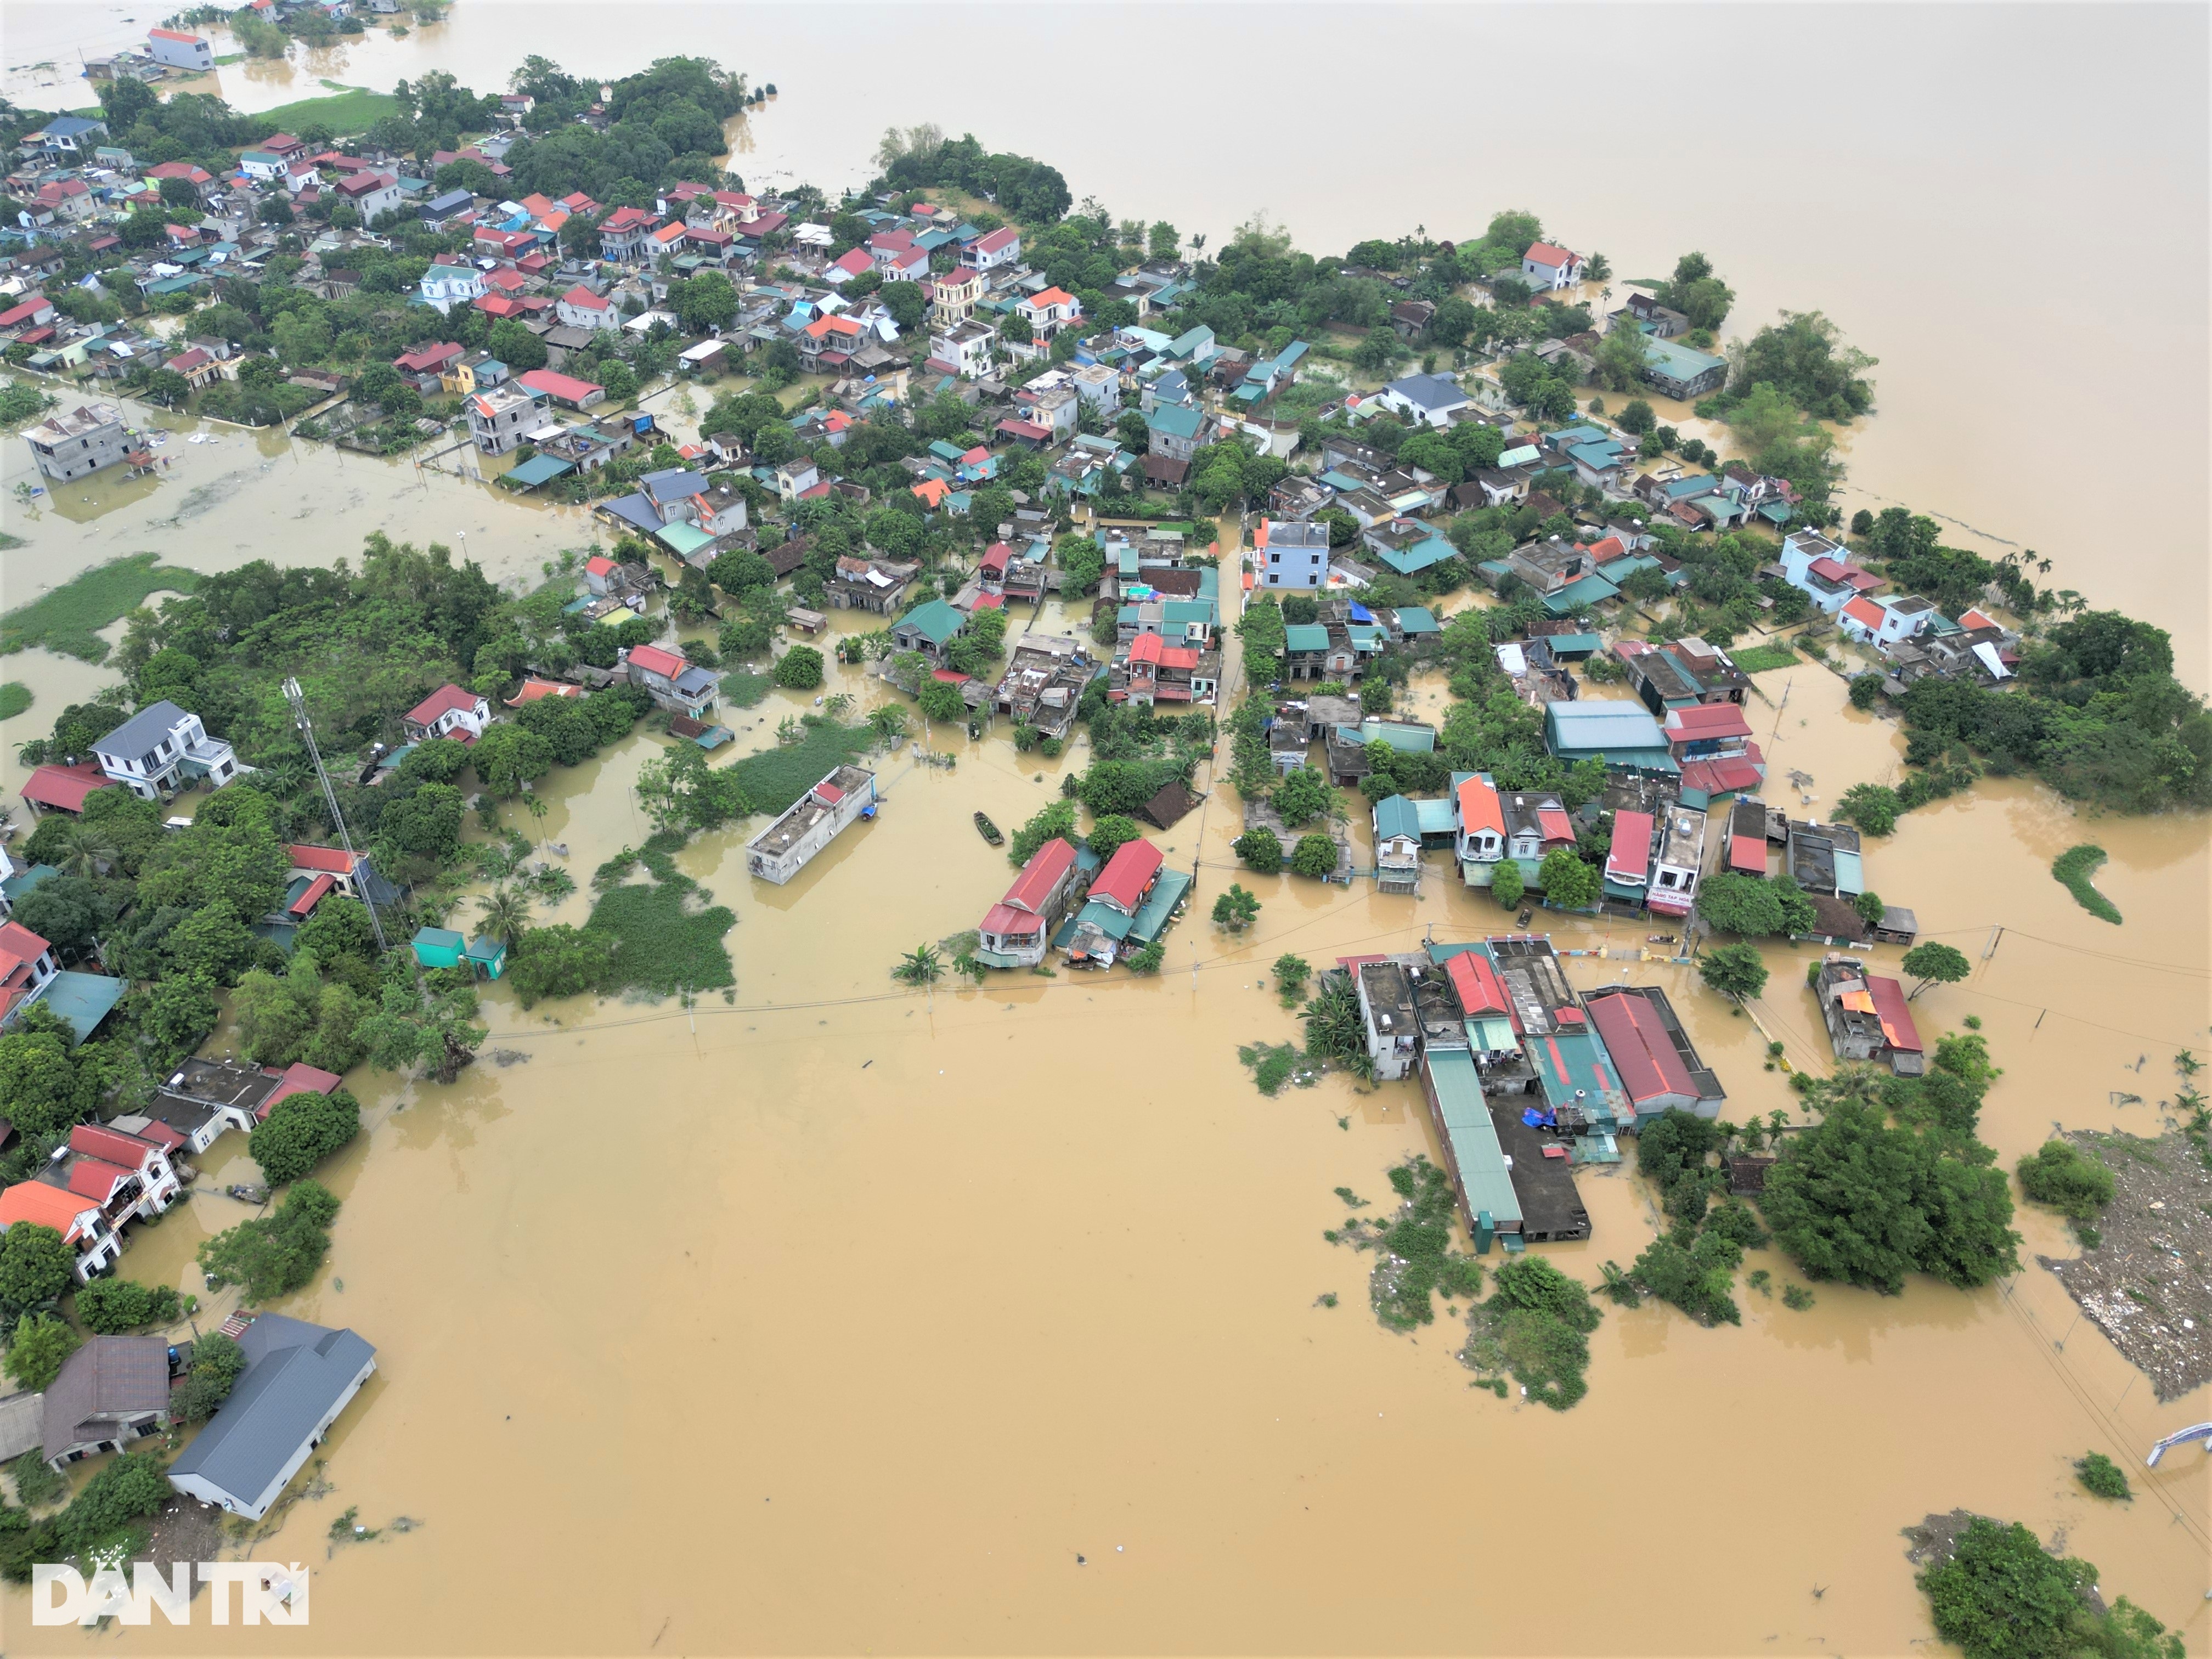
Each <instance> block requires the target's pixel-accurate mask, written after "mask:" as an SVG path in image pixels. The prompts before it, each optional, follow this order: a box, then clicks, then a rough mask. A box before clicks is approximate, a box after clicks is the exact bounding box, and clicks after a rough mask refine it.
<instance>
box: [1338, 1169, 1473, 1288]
mask: <svg viewBox="0 0 2212 1659" xmlns="http://www.w3.org/2000/svg"><path fill="white" fill-rule="evenodd" d="M1390 1185H1391V1188H1393V1189H1394V1190H1395V1192H1396V1193H1397V1194H1398V1196H1399V1197H1400V1198H1401V1200H1404V1201H1403V1202H1402V1203H1401V1204H1400V1205H1399V1206H1398V1207H1397V1209H1396V1210H1395V1211H1394V1212H1391V1213H1390V1214H1389V1216H1388V1217H1386V1218H1380V1219H1376V1220H1373V1221H1370V1220H1368V1219H1367V1218H1365V1217H1363V1216H1353V1217H1352V1218H1351V1219H1350V1220H1348V1221H1346V1223H1345V1225H1343V1227H1342V1228H1340V1229H1338V1230H1334V1231H1330V1232H1328V1233H1327V1234H1325V1235H1323V1236H1324V1237H1327V1238H1328V1242H1329V1243H1332V1244H1349V1245H1350V1246H1351V1247H1352V1249H1355V1250H1372V1251H1374V1252H1375V1253H1376V1255H1377V1256H1378V1257H1379V1258H1380V1260H1378V1261H1376V1264H1375V1266H1374V1267H1373V1268H1372V1269H1371V1270H1370V1272H1369V1273H1368V1276H1367V1295H1368V1300H1369V1301H1370V1303H1372V1304H1374V1308H1375V1316H1376V1318H1377V1319H1379V1320H1381V1321H1382V1322H1383V1324H1384V1325H1385V1326H1387V1327H1389V1328H1390V1329H1391V1330H1394V1331H1410V1330H1416V1329H1418V1328H1420V1327H1421V1326H1423V1325H1430V1324H1434V1323H1435V1322H1436V1317H1437V1310H1436V1305H1435V1299H1434V1298H1435V1294H1436V1292H1437V1291H1443V1294H1444V1297H1445V1299H1446V1300H1447V1301H1449V1300H1450V1299H1451V1298H1453V1297H1474V1296H1477V1295H1480V1293H1481V1291H1482V1264H1481V1263H1480V1261H1476V1260H1475V1259H1474V1256H1472V1255H1468V1253H1467V1252H1466V1251H1464V1250H1455V1249H1452V1248H1451V1224H1452V1188H1451V1178H1450V1177H1449V1176H1447V1175H1445V1174H1444V1172H1443V1170H1439V1169H1438V1168H1437V1166H1436V1165H1435V1164H1431V1163H1430V1162H1429V1160H1428V1159H1427V1158H1424V1157H1421V1156H1419V1155H1418V1154H1417V1155H1416V1156H1415V1157H1414V1158H1412V1159H1410V1160H1409V1161H1408V1162H1407V1163H1404V1164H1399V1165H1398V1166H1397V1167H1396V1168H1395V1169H1394V1170H1391V1171H1390ZM1337 1196H1338V1197H1339V1198H1341V1199H1343V1200H1344V1201H1345V1203H1346V1204H1347V1205H1349V1206H1354V1207H1364V1202H1363V1200H1360V1199H1359V1197H1358V1195H1357V1194H1352V1193H1351V1191H1350V1189H1349V1188H1343V1187H1340V1188H1337Z"/></svg>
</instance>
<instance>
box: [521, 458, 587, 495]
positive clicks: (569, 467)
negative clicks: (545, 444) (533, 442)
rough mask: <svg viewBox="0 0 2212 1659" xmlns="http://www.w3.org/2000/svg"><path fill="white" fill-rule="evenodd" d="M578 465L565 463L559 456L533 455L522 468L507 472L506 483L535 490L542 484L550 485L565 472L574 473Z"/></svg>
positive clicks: (571, 462)
mask: <svg viewBox="0 0 2212 1659" xmlns="http://www.w3.org/2000/svg"><path fill="white" fill-rule="evenodd" d="M575 470H576V465H575V463H574V462H573V461H564V460H562V459H561V458H560V457H559V456H558V455H532V457H531V458H530V459H528V460H526V461H525V462H523V463H522V465H520V466H515V467H510V468H509V469H508V470H507V476H506V478H505V480H504V482H506V483H511V484H515V485H519V486H520V488H522V489H537V488H538V485H540V484H542V483H552V482H553V480H554V479H556V478H557V477H560V476H561V475H562V473H563V472H574V471H575Z"/></svg>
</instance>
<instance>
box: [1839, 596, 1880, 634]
mask: <svg viewBox="0 0 2212 1659" xmlns="http://www.w3.org/2000/svg"><path fill="white" fill-rule="evenodd" d="M1844 615H1845V616H1846V617H1850V619H1851V620H1852V621H1853V622H1856V623H1864V624H1865V625H1866V626H1867V627H1869V628H1879V627H1881V623H1882V609H1881V606H1880V605H1876V604H1875V602H1874V601H1873V600H1872V599H1853V600H1852V601H1851V602H1850V604H1849V605H1845V606H1844Z"/></svg>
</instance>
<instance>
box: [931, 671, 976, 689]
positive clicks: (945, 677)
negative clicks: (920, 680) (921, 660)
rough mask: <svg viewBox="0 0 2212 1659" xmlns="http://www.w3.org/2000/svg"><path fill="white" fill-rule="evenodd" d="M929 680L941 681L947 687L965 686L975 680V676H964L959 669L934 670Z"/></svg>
mask: <svg viewBox="0 0 2212 1659" xmlns="http://www.w3.org/2000/svg"><path fill="white" fill-rule="evenodd" d="M929 678H932V679H933V680H939V681H941V682H943V683H944V684H946V685H965V684H968V682H969V680H971V679H973V678H975V676H974V675H972V674H963V673H962V672H961V671H959V670H958V669H957V668H933V669H931V670H930V671H929Z"/></svg>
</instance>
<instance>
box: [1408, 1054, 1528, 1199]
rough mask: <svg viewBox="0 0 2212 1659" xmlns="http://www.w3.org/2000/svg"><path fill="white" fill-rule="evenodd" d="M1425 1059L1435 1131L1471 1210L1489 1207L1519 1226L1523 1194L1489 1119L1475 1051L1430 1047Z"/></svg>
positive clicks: (1423, 1063) (1424, 1066) (1423, 1062)
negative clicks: (1475, 1062) (1517, 1187)
mask: <svg viewBox="0 0 2212 1659" xmlns="http://www.w3.org/2000/svg"><path fill="white" fill-rule="evenodd" d="M1421 1065H1422V1066H1423V1068H1424V1070H1425V1072H1426V1073H1427V1074H1428V1080H1429V1092H1430V1094H1431V1097H1432V1098H1433V1099H1434V1100H1435V1102H1436V1105H1435V1108H1434V1113H1435V1116H1436V1118H1437V1134H1438V1135H1439V1136H1440V1137H1441V1138H1442V1139H1443V1143H1444V1148H1445V1152H1446V1153H1447V1155H1448V1156H1449V1158H1450V1160H1451V1165H1452V1168H1453V1169H1454V1170H1456V1171H1457V1172H1458V1175H1459V1185H1460V1190H1461V1193H1462V1195H1463V1196H1464V1198H1465V1199H1466V1201H1467V1207H1468V1212H1470V1213H1471V1214H1474V1215H1477V1216H1479V1215H1481V1214H1482V1213H1483V1212H1488V1213H1489V1216H1490V1218H1491V1221H1492V1224H1493V1225H1495V1226H1497V1227H1498V1228H1500V1229H1512V1230H1518V1228H1519V1227H1520V1225H1521V1200H1520V1198H1519V1197H1518V1195H1516V1194H1515V1192H1514V1190H1513V1176H1512V1174H1511V1172H1510V1170H1509V1169H1508V1167H1507V1165H1506V1163H1505V1148H1504V1146H1501V1145H1499V1143H1498V1126H1497V1125H1496V1124H1494V1123H1492V1121H1491V1120H1490V1104H1489V1103H1488V1102H1487V1101H1486V1100H1485V1099H1484V1098H1483V1097H1482V1074H1481V1073H1479V1072H1477V1071H1476V1070H1475V1069H1474V1055H1472V1054H1468V1053H1467V1052H1466V1051H1464V1050H1462V1049H1458V1048H1438V1049H1431V1051H1430V1053H1429V1054H1428V1056H1427V1058H1426V1059H1425V1060H1423V1061H1422V1062H1421Z"/></svg>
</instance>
